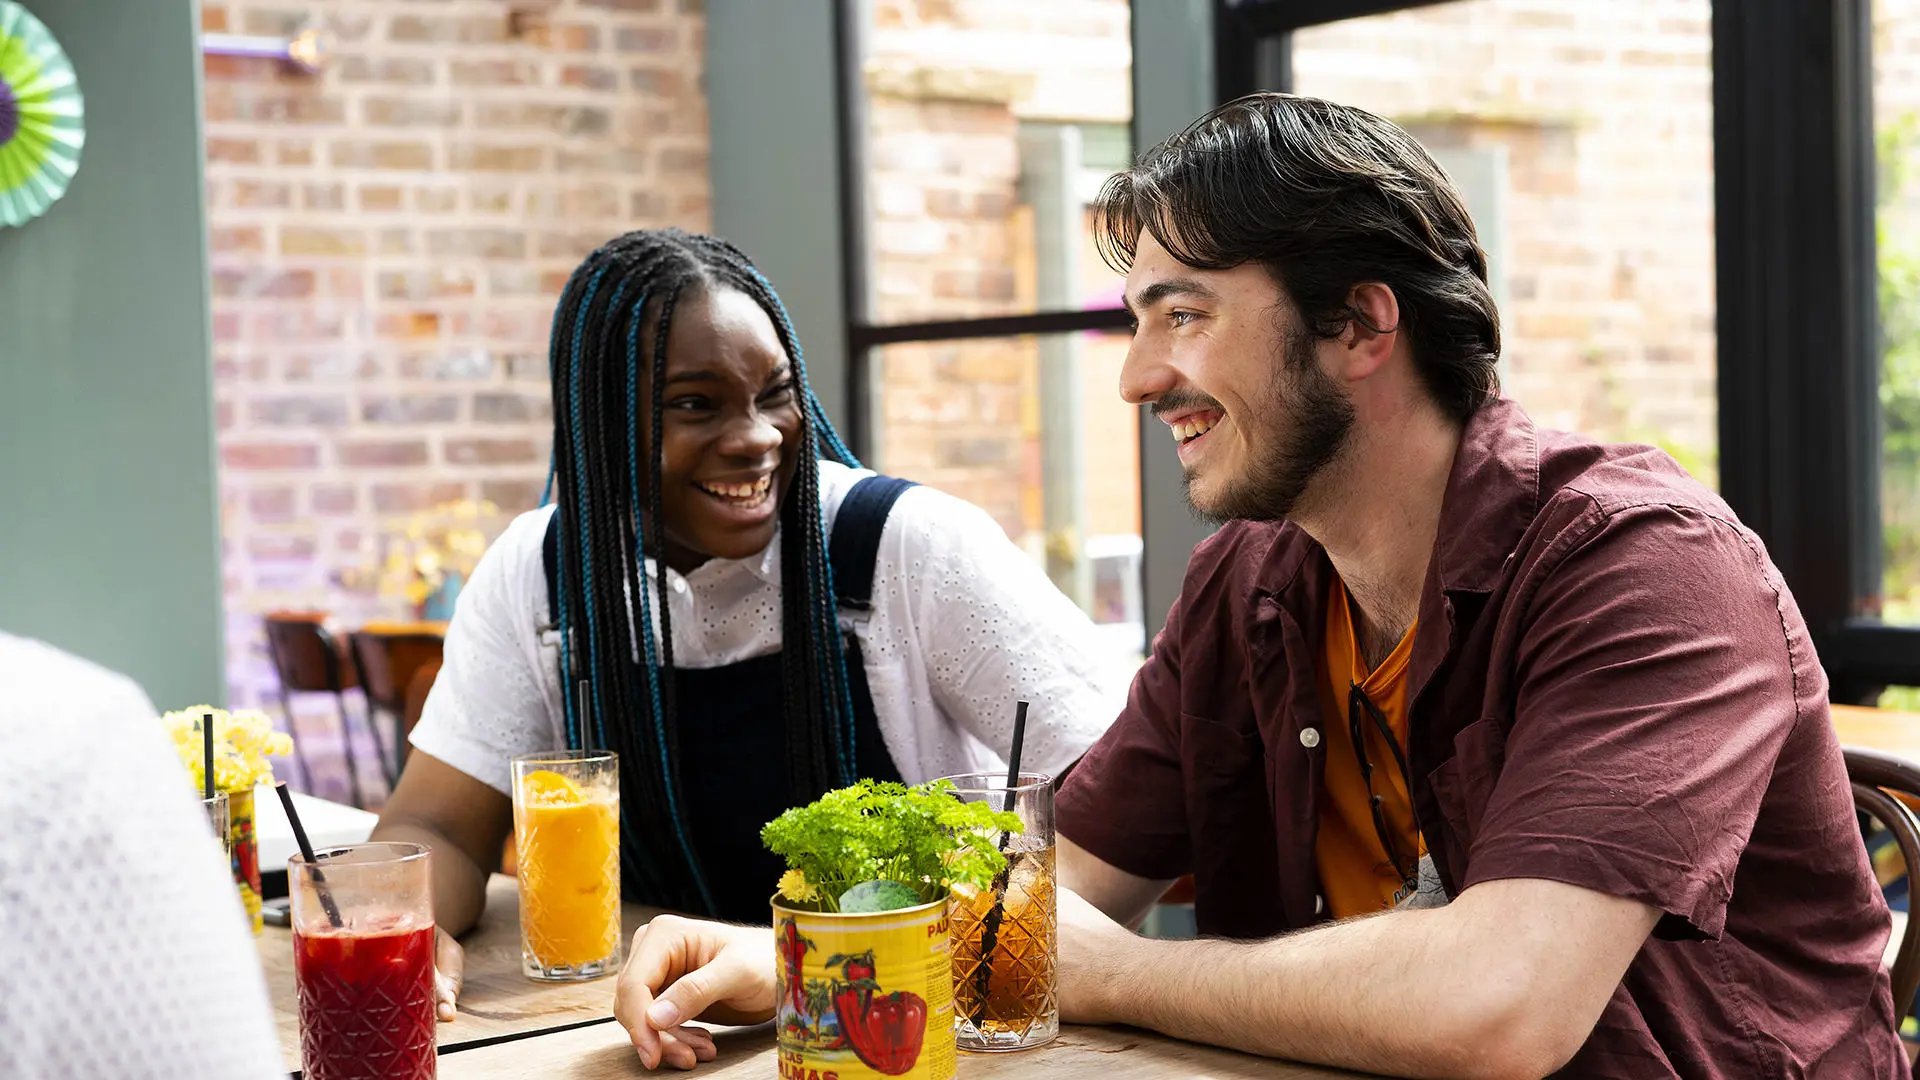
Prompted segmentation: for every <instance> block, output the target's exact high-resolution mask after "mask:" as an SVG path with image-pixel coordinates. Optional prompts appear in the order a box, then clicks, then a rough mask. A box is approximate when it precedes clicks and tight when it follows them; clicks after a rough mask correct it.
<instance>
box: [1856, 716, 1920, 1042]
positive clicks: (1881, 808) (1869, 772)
mask: <svg viewBox="0 0 1920 1080" xmlns="http://www.w3.org/2000/svg"><path fill="white" fill-rule="evenodd" d="M1845 753H1846V758H1847V777H1848V779H1850V780H1851V781H1852V782H1853V802H1854V805H1855V806H1857V807H1858V808H1859V809H1860V811H1861V813H1864V814H1868V815H1870V816H1871V817H1872V818H1873V819H1874V820H1876V821H1878V822H1880V823H1881V824H1882V825H1885V826H1886V827H1887V831H1888V832H1891V833H1892V834H1893V839H1894V843H1896V844H1898V845H1899V847H1900V857H1901V858H1902V859H1903V860H1905V862H1906V864H1907V881H1908V895H1909V896H1912V895H1914V890H1913V883H1914V882H1916V881H1920V818H1916V817H1915V816H1914V813H1913V811H1912V810H1910V809H1908V808H1907V804H1906V803H1905V802H1904V801H1902V800H1901V799H1899V798H1896V797H1895V796H1906V797H1908V798H1913V797H1916V796H1920V768H1915V767H1914V766H1912V765H1910V764H1908V763H1907V762H1906V761H1905V760H1904V759H1901V758H1898V757H1895V756H1893V755H1892V754H1883V753H1880V752H1879V751H1877V750H1864V749H1860V748H1857V747H1856V748H1849V749H1847V750H1846V751H1845ZM1915 914H1920V913H1913V912H1909V914H1908V918H1907V920H1906V925H1905V928H1904V930H1903V931H1902V933H1901V937H1900V945H1899V948H1898V950H1897V951H1895V953H1894V959H1893V973H1892V978H1893V1007H1894V1011H1895V1012H1896V1013H1897V1014H1899V1015H1900V1016H1902V1017H1904V1016H1906V1014H1907V1012H1908V1010H1910V1009H1912V1008H1913V996H1914V994H1915V993H1916V992H1920V918H1915V917H1913V916H1914V915H1915Z"/></svg>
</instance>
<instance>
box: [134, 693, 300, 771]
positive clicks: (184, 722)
mask: <svg viewBox="0 0 1920 1080" xmlns="http://www.w3.org/2000/svg"><path fill="white" fill-rule="evenodd" d="M209 713H211V714H213V786H214V790H216V791H226V792H239V791H252V790H253V787H254V785H255V784H264V783H271V782H272V780H273V765H272V764H271V763H269V762H268V761H267V758H268V756H270V755H271V756H284V755H286V754H289V753H292V752H293V740H292V739H291V738H289V737H288V736H287V734H286V733H285V732H280V731H275V730H273V721H272V720H270V719H268V718H267V715H266V714H265V713H262V712H257V711H255V710H251V709H243V710H241V711H239V712H233V713H229V712H227V711H226V710H225V709H216V708H214V707H212V706H210V705H195V706H194V707H192V708H190V709H181V710H178V711H177V712H170V713H167V714H165V715H164V716H162V717H161V718H160V722H161V723H162V724H164V725H165V726H166V728H167V734H168V735H171V736H172V737H173V746H174V750H175V751H176V752H178V753H179V755H180V763H181V764H182V765H185V766H186V768H187V772H188V773H190V774H191V775H192V777H193V784H194V789H195V790H204V783H205V781H204V779H203V773H204V769H203V763H204V761H205V748H204V744H203V743H202V741H201V740H202V735H201V734H200V724H201V720H202V718H203V717H205V716H206V715H207V714H209Z"/></svg>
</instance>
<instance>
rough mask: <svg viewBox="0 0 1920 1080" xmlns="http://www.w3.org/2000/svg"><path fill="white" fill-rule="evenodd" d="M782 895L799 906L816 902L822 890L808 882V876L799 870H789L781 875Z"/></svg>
mask: <svg viewBox="0 0 1920 1080" xmlns="http://www.w3.org/2000/svg"><path fill="white" fill-rule="evenodd" d="M779 891H780V895H781V896H784V897H786V898H787V899H789V900H792V901H793V902H795V903H798V904H804V903H806V902H808V901H810V900H816V899H818V898H819V896H820V890H818V889H816V888H814V887H813V886H812V885H811V884H809V883H808V882H807V875H805V874H803V873H801V872H800V871H798V870H789V871H787V872H786V873H784V874H781V875H780V890H779Z"/></svg>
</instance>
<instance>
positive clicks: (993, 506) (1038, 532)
mask: <svg viewBox="0 0 1920 1080" xmlns="http://www.w3.org/2000/svg"><path fill="white" fill-rule="evenodd" d="M1127 341H1128V339H1127V336H1126V335H1125V334H1124V333H1100V332H1091V331H1090V332H1086V333H1078V334H1047V335H1026V336H1021V337H1000V338H974V339H969V340H964V341H929V342H912V343H909V344H903V345H889V346H885V347H883V348H879V349H876V350H874V356H875V360H874V362H875V365H876V370H877V371H878V372H879V375H880V379H879V384H880V387H881V389H880V391H879V394H878V408H877V409H876V410H875V412H876V414H877V416H878V421H879V422H878V428H879V443H878V449H879V453H878V454H877V455H876V457H877V465H878V467H879V468H881V469H884V470H885V471H886V472H888V473H890V474H893V475H896V476H903V477H906V478H908V479H911V480H917V481H919V482H921V483H923V484H927V485H930V486H932V487H936V488H939V489H941V490H943V491H946V492H947V493H949V494H952V495H956V496H958V497H960V498H962V499H966V500H967V501H969V502H971V503H974V504H975V505H977V506H979V507H981V508H982V509H984V510H986V511H987V513H989V514H991V515H993V518H994V520H996V521H998V522H999V523H1000V526H1001V528H1003V529H1005V530H1006V531H1007V535H1008V536H1009V537H1011V538H1012V539H1013V541H1014V542H1015V543H1016V544H1018V545H1020V547H1022V548H1023V549H1025V551H1026V552H1027V554H1028V555H1029V556H1030V557H1031V558H1032V559H1033V560H1034V561H1035V562H1036V563H1038V564H1040V565H1041V566H1044V567H1046V568H1047V572H1048V573H1049V574H1050V575H1051V576H1052V577H1053V579H1054V581H1055V583H1056V584H1058V585H1059V586H1060V587H1061V589H1062V591H1064V592H1066V593H1067V595H1068V596H1071V597H1072V598H1073V599H1074V600H1075V602H1077V603H1079V604H1080V606H1081V607H1082V608H1084V609H1085V610H1086V611H1087V612H1088V613H1089V614H1091V615H1092V616H1093V618H1094V622H1095V623H1096V624H1098V625H1099V626H1100V631H1101V634H1102V635H1103V637H1104V639H1105V640H1106V641H1107V642H1108V643H1109V644H1110V646H1111V647H1112V649H1113V651H1114V653H1115V654H1116V655H1122V656H1127V657H1132V658H1136V659H1137V658H1138V657H1139V655H1140V654H1141V652H1142V651H1143V649H1144V647H1145V641H1144V636H1143V631H1142V629H1141V626H1142V622H1141V599H1140V413H1139V410H1138V409H1136V408H1135V407H1134V406H1131V405H1128V404H1127V403H1126V402H1124V401H1122V400H1121V399H1120V394H1119V391H1118V386H1119V382H1120V365H1121V364H1122V362H1124V361H1125V359H1126V355H1127Z"/></svg>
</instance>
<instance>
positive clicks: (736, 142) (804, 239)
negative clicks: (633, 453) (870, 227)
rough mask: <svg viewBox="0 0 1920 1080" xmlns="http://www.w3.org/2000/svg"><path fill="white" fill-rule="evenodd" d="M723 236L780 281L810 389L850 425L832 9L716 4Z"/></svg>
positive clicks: (710, 22)
mask: <svg viewBox="0 0 1920 1080" xmlns="http://www.w3.org/2000/svg"><path fill="white" fill-rule="evenodd" d="M706 12H707V72H706V78H705V80H704V82H705V86H706V90H707V117H708V121H707V126H708V131H709V132H710V134H711V137H712V141H711V147H712V158H711V160H712V162H713V165H712V176H713V231H714V232H715V233H718V234H719V235H721V236H724V237H726V238H727V239H729V240H731V241H733V242H734V243H735V244H738V245H739V246H740V249H741V250H742V251H745V252H746V253H747V256H748V257H749V258H751V259H752V260H753V261H754V262H755V263H756V264H758V265H759V267H760V271H761V273H764V274H765V275H767V279H768V280H769V281H772V282H773V286H774V288H775V289H778V290H779V292H780V299H781V300H782V301H783V302H784V303H785V304H786V306H787V313H788V314H789V315H791V316H792V317H793V329H794V332H795V333H796V334H798V335H799V337H800V347H801V348H802V349H803V350H804V351H805V352H806V360H807V381H808V382H809V383H810V384H811V385H812V386H813V390H814V393H816V394H818V395H820V401H821V403H822V404H823V405H825V406H826V408H827V413H828V415H829V416H831V417H832V418H833V420H834V422H835V423H836V424H839V425H841V427H842V431H843V432H844V431H845V425H846V423H847V396H848V395H847V331H846V300H845V296H846V290H845V285H844V280H843V278H842V276H841V275H842V263H841V250H840V248H841V240H840V158H839V153H840V150H839V138H838V131H839V121H838V119H837V117H836V116H835V110H836V108H837V107H838V106H837V103H836V100H837V99H836V93H837V91H836V85H835V81H834V65H833V55H834V18H833V4H832V3H831V2H830V0H778V2H773V3H770V2H768V0H706Z"/></svg>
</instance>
